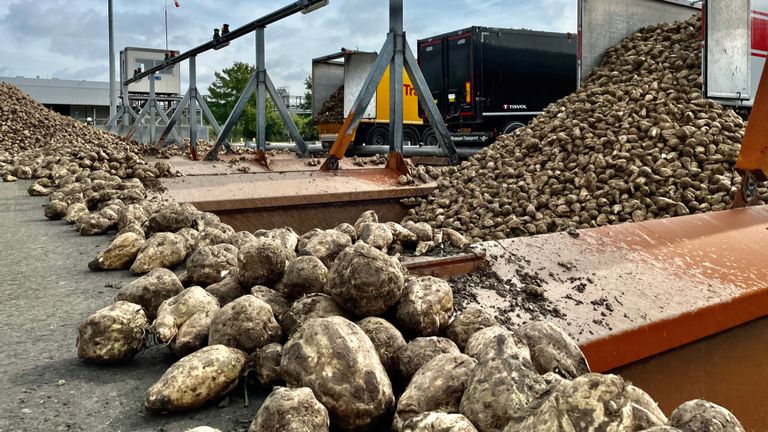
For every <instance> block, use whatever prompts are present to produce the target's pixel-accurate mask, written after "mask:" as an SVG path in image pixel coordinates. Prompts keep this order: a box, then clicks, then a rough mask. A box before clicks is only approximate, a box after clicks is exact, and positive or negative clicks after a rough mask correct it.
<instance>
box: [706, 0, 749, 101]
mask: <svg viewBox="0 0 768 432" xmlns="http://www.w3.org/2000/svg"><path fill="white" fill-rule="evenodd" d="M705 5H706V13H705V14H704V17H705V19H706V23H705V25H704V29H705V32H706V34H705V41H706V43H705V48H704V62H703V63H704V72H703V76H704V94H705V96H707V97H708V98H709V99H715V100H718V101H722V102H725V103H726V104H727V105H733V104H734V103H735V104H739V103H740V102H741V101H745V100H749V99H750V97H751V96H752V95H751V92H752V91H753V90H754V91H756V90H757V89H750V86H751V77H750V55H751V51H752V47H751V43H750V42H751V41H752V32H751V19H750V15H751V13H750V11H751V9H752V5H751V1H750V0H708V1H707V2H705ZM726 101H727V102H726Z"/></svg>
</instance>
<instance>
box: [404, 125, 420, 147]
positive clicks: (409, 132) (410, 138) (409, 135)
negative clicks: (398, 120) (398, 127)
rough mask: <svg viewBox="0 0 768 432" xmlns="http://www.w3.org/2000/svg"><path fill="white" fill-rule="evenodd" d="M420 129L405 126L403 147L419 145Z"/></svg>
mask: <svg viewBox="0 0 768 432" xmlns="http://www.w3.org/2000/svg"><path fill="white" fill-rule="evenodd" d="M418 145H419V131H417V130H416V129H414V128H412V127H405V128H403V147H408V146H418Z"/></svg>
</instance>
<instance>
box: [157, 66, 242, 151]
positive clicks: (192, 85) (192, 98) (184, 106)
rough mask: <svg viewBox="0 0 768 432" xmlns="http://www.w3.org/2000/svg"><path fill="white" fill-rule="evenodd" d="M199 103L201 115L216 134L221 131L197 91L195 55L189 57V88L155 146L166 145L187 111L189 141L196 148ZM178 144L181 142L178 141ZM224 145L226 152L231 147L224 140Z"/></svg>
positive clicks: (230, 149)
mask: <svg viewBox="0 0 768 432" xmlns="http://www.w3.org/2000/svg"><path fill="white" fill-rule="evenodd" d="M198 104H199V105H200V109H201V111H202V113H203V117H205V118H206V119H207V120H208V122H209V123H210V124H211V127H213V130H214V131H215V132H216V134H217V136H218V134H220V133H221V127H220V126H219V123H218V122H217V121H216V118H215V117H214V116H213V113H212V112H211V109H210V108H209V107H208V104H207V103H206V102H205V99H204V98H203V97H202V96H201V95H200V92H198V91H197V56H192V57H190V58H189V88H188V89H187V92H186V93H184V96H183V97H182V98H181V100H180V101H179V103H178V104H177V105H176V107H175V108H174V110H173V114H172V115H171V118H170V121H168V122H167V124H166V127H165V129H164V130H163V132H162V133H161V134H160V138H159V139H158V141H157V146H158V147H161V146H165V145H167V144H168V143H167V141H166V139H167V137H168V135H169V134H171V133H175V127H176V125H177V124H178V123H179V120H180V119H181V116H182V114H183V113H184V112H188V113H189V114H188V116H189V125H190V127H189V143H190V145H191V146H192V148H193V149H194V150H197V144H198V143H197V141H198V134H197V124H198V122H197V105H198ZM179 144H181V142H180V141H179ZM224 145H225V147H226V149H227V151H228V152H231V151H232V147H231V146H230V144H229V143H228V142H226V141H225V142H224Z"/></svg>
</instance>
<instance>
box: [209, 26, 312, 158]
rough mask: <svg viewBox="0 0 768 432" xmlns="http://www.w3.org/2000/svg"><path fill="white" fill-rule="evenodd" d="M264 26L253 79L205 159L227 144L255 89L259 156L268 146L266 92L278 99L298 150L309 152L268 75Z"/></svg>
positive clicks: (258, 39) (259, 31)
mask: <svg viewBox="0 0 768 432" xmlns="http://www.w3.org/2000/svg"><path fill="white" fill-rule="evenodd" d="M265 30H266V29H265V27H258V28H256V30H255V32H254V33H255V37H256V71H255V72H254V73H253V75H251V79H250V80H249V81H248V84H247V85H246V86H245V90H244V91H243V93H242V94H241V95H240V99H238V101H237V104H235V108H234V109H233V110H232V112H231V113H230V114H229V118H227V121H226V123H224V127H223V128H222V130H221V132H220V133H219V136H218V138H217V139H216V144H214V146H213V148H212V149H211V151H210V152H208V154H207V155H206V156H205V159H206V160H216V158H217V156H218V154H219V151H221V147H222V146H223V145H225V143H226V141H227V138H228V137H229V134H230V133H231V132H232V129H234V128H235V125H237V122H238V121H239V120H240V117H241V116H242V114H243V110H244V109H245V106H246V105H247V104H248V100H249V99H250V98H251V96H252V95H253V93H254V91H255V92H256V123H257V124H256V148H257V150H258V151H259V155H260V156H259V157H262V158H263V157H264V152H266V150H267V99H266V97H267V93H269V96H270V97H271V98H272V101H273V102H274V103H275V108H276V109H277V112H278V113H279V114H280V117H281V118H282V120H283V123H285V125H286V126H287V127H288V133H289V134H290V135H291V138H292V139H293V141H295V142H296V145H297V146H298V149H299V153H301V154H306V153H307V144H306V143H305V142H304V139H303V138H302V137H301V134H300V133H299V128H298V127H296V124H295V123H294V122H293V119H292V118H291V114H290V113H289V112H288V108H287V107H286V106H285V103H283V98H282V97H280V94H279V93H278V92H277V89H276V88H275V85H274V84H273V83H272V80H271V79H270V78H269V74H267V67H266V50H265V40H264V39H265Z"/></svg>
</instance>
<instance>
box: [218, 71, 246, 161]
mask: <svg viewBox="0 0 768 432" xmlns="http://www.w3.org/2000/svg"><path fill="white" fill-rule="evenodd" d="M256 81H257V79H256V72H254V73H253V75H251V78H250V79H249V80H248V84H247V85H246V86H245V90H243V93H242V94H241V95H240V99H238V100H237V103H236V104H235V108H234V109H232V112H231V113H229V117H228V118H227V121H226V122H225V123H224V127H222V129H221V132H220V133H219V136H218V138H216V143H215V144H214V145H213V148H212V149H211V151H209V152H208V154H207V155H206V156H205V160H209V161H214V160H216V158H217V157H218V155H219V151H221V147H222V146H223V145H224V144H225V143H227V138H228V137H229V134H230V133H232V129H234V128H235V126H236V125H237V122H238V121H239V120H240V116H242V115H243V110H244V109H245V105H247V104H248V99H250V98H251V96H252V95H253V92H254V91H256ZM227 145H228V143H227Z"/></svg>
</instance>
